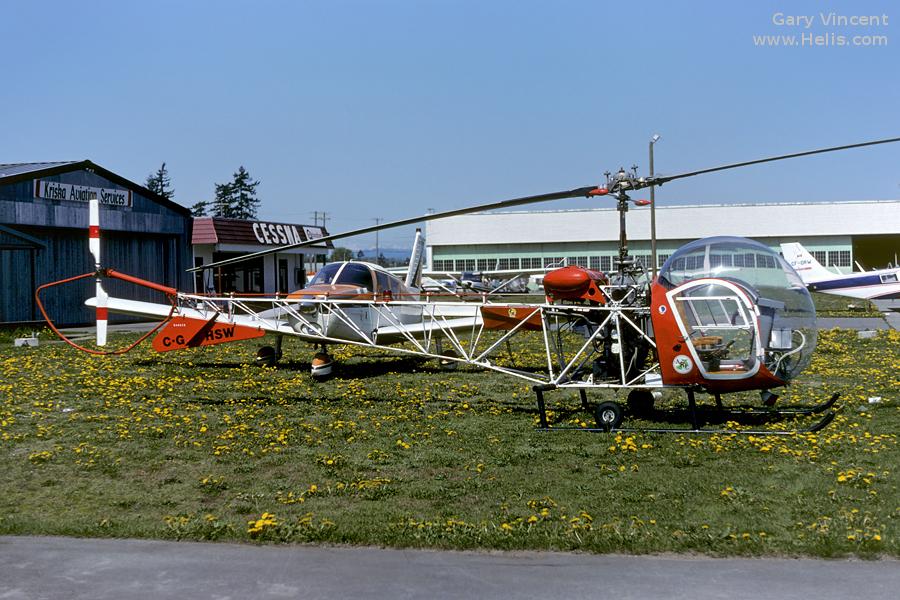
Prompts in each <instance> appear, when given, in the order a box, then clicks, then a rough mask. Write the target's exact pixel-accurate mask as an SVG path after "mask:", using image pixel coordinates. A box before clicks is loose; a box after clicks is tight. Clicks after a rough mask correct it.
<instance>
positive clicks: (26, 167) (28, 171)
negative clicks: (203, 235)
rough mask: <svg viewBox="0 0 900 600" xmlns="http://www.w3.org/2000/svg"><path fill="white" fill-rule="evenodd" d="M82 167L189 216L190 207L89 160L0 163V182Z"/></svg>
mask: <svg viewBox="0 0 900 600" xmlns="http://www.w3.org/2000/svg"><path fill="white" fill-rule="evenodd" d="M80 169H84V170H87V171H91V172H93V173H96V174H97V175H99V176H100V177H103V178H104V179H107V180H109V181H112V182H113V183H117V184H119V185H121V186H122V187H124V188H126V189H130V190H132V191H136V192H138V193H139V194H141V195H142V196H144V197H145V198H148V199H150V200H153V201H155V202H158V203H160V204H162V205H163V206H166V207H168V208H170V209H172V210H173V211H175V212H178V213H181V214H182V215H184V216H190V215H191V211H190V209H188V208H186V207H184V206H182V205H180V204H178V203H177V202H175V201H173V200H169V199H168V198H166V197H165V196H161V195H159V194H157V193H156V192H151V191H150V190H148V189H147V188H145V187H144V186H142V185H139V184H137V183H135V182H133V181H131V180H129V179H126V178H124V177H122V176H121V175H118V174H116V173H113V172H112V171H110V170H109V169H104V168H103V167H101V166H100V165H98V164H96V163H93V162H91V161H89V160H70V161H64V162H32V163H8V164H2V165H0V184H4V185H5V184H12V183H17V182H19V181H24V180H27V179H31V178H34V177H37V176H38V175H40V176H43V177H48V176H51V175H59V174H61V173H67V172H70V171H77V170H80Z"/></svg>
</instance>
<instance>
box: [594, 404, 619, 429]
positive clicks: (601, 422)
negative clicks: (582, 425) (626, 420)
mask: <svg viewBox="0 0 900 600" xmlns="http://www.w3.org/2000/svg"><path fill="white" fill-rule="evenodd" d="M622 413H623V411H622V405H621V404H619V403H618V402H612V401H607V402H601V403H600V404H598V405H597V408H595V409H594V417H595V418H596V419H597V428H598V429H603V430H605V431H611V430H613V429H616V428H617V427H618V426H619V425H621V424H622Z"/></svg>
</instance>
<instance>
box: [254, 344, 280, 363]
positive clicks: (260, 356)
mask: <svg viewBox="0 0 900 600" xmlns="http://www.w3.org/2000/svg"><path fill="white" fill-rule="evenodd" d="M279 358H281V357H280V356H278V351H277V350H276V349H275V348H273V347H272V346H263V347H262V348H260V349H259V350H257V351H256V364H257V366H260V367H274V366H275V364H276V363H277V362H278V359H279Z"/></svg>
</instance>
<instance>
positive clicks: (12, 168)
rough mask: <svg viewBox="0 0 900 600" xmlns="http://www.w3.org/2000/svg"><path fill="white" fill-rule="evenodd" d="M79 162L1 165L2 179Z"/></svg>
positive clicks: (0, 176)
mask: <svg viewBox="0 0 900 600" xmlns="http://www.w3.org/2000/svg"><path fill="white" fill-rule="evenodd" d="M77 162H79V161H77V160H66V161H62V162H30V163H8V164H0V179H3V178H4V177H11V176H13V175H22V174H23V173H31V172H33V171H43V170H45V169H51V168H53V167H61V166H63V165H73V164H75V163H77Z"/></svg>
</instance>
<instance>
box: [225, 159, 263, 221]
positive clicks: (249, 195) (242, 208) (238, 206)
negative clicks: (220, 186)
mask: <svg viewBox="0 0 900 600" xmlns="http://www.w3.org/2000/svg"><path fill="white" fill-rule="evenodd" d="M258 185H259V181H258V180H257V181H254V180H253V179H251V178H250V173H248V172H247V169H245V168H244V166H243V165H241V167H240V168H239V169H238V171H237V173H235V174H234V180H233V181H232V182H231V190H232V193H233V194H234V207H235V215H236V216H235V218H236V219H255V218H256V211H257V210H259V204H260V201H259V198H257V197H256V186H258Z"/></svg>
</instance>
